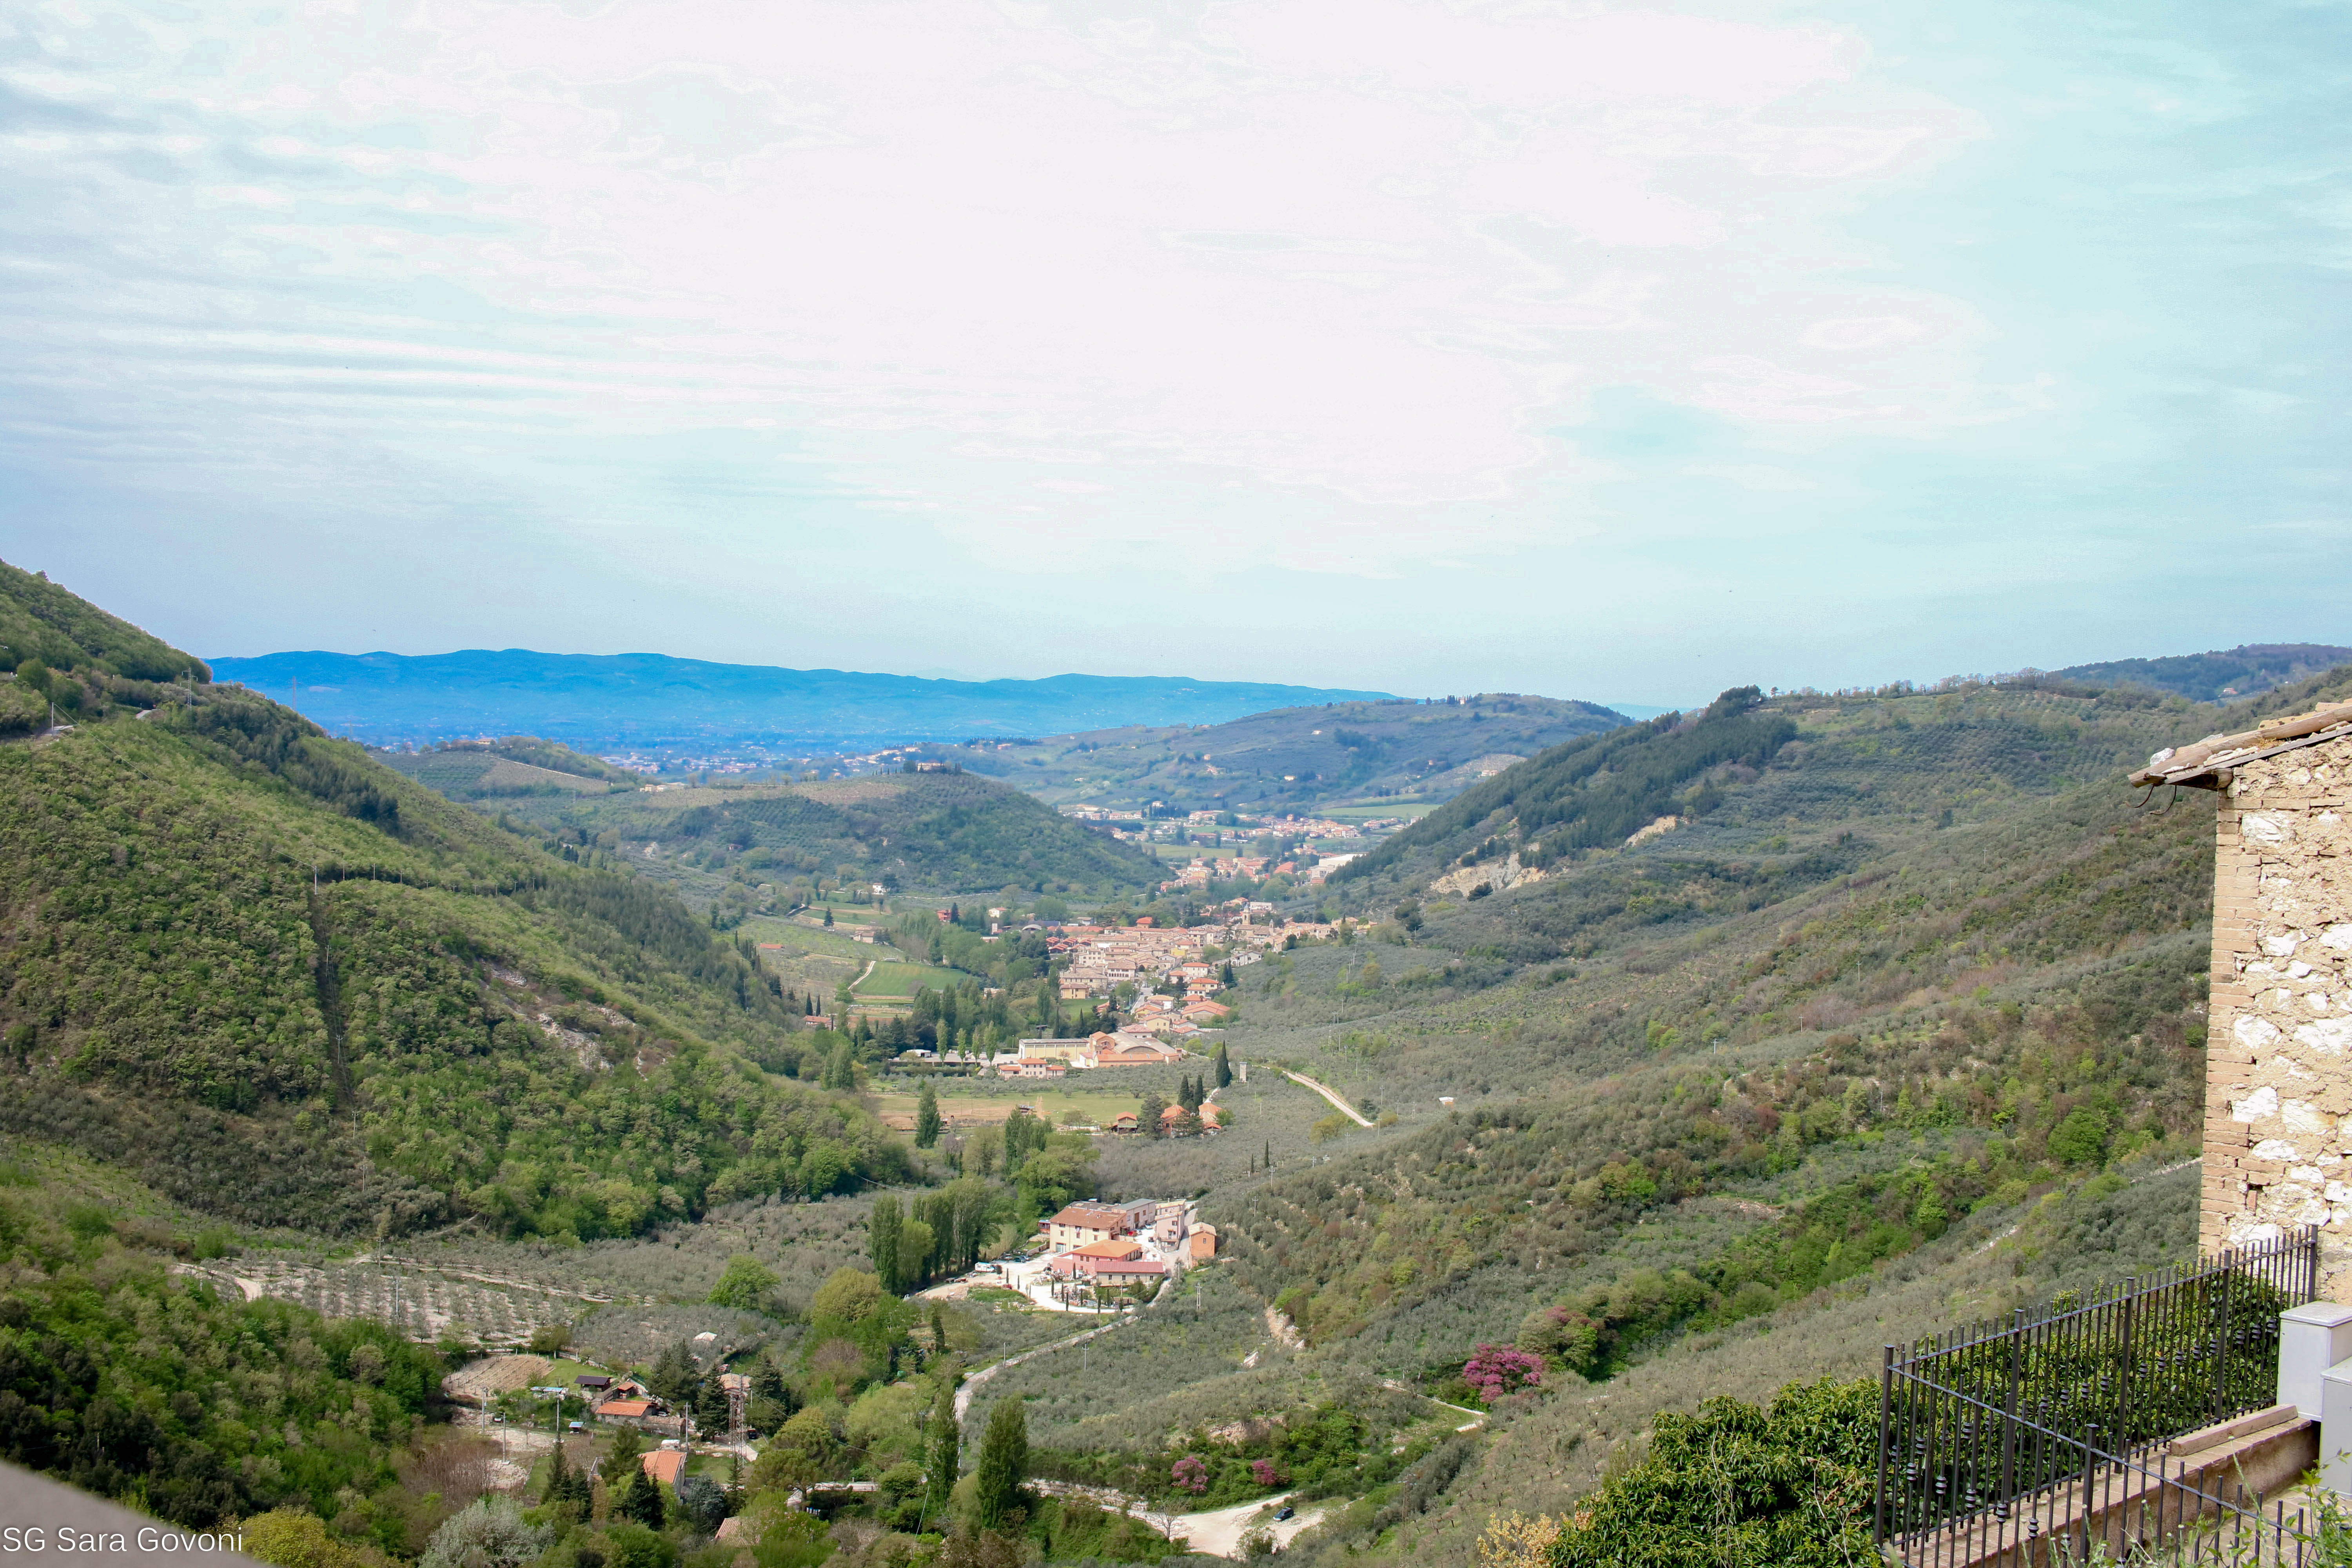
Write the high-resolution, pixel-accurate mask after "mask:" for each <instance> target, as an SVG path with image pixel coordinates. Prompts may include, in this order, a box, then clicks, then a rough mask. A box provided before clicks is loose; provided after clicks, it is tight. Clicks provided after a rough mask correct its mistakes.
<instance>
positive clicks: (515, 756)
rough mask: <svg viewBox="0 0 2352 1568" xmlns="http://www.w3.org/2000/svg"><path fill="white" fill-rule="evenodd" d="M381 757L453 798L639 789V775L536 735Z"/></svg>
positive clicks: (457, 743)
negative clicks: (543, 739)
mask: <svg viewBox="0 0 2352 1568" xmlns="http://www.w3.org/2000/svg"><path fill="white" fill-rule="evenodd" d="M375 759H376V761H378V762H380V763H383V765H384V766H385V767H388V768H390V769H391V770H392V771H393V772H394V773H400V774H402V775H404V777H407V778H412V779H415V781H416V782H417V783H419V784H423V785H424V786H425V788H427V789H430V790H436V791H438V792H439V793H441V794H442V795H447V796H448V797H449V798H450V799H451V800H461V801H472V800H498V799H509V798H513V797H517V796H522V795H608V794H611V793H613V792H614V791H616V790H624V789H635V788H636V787H637V785H638V783H639V781H638V779H637V776H636V775H635V773H629V772H627V771H626V770H625V769H622V768H616V767H614V765H613V764H612V763H608V762H606V761H604V759H603V758H602V757H591V756H587V755H585V754H583V753H582V752H575V751H573V750H572V748H571V747H569V746H566V745H562V744H559V743H558V742H553V741H542V740H541V739H540V738H539V737H538V736H536V735H507V736H502V737H500V738H499V739H498V740H496V741H451V742H444V743H443V744H441V745H438V746H436V747H434V748H432V749H431V750H430V751H421V752H376V753H375Z"/></svg>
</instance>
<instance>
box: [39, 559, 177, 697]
mask: <svg viewBox="0 0 2352 1568" xmlns="http://www.w3.org/2000/svg"><path fill="white" fill-rule="evenodd" d="M27 659H38V660H39V661H40V662H41V663H42V664H44V665H46V666H47V667H48V668H50V669H52V670H70V671H74V672H76V673H77V674H85V675H91V676H97V675H114V676H121V677H123V678H125V679H131V680H146V681H171V680H178V679H182V678H183V677H184V676H188V675H193V676H194V678H195V679H197V680H199V681H205V680H210V679H212V678H213V677H212V670H211V669H210V668H208V667H207V666H206V665H205V661H204V660H203V659H200V658H196V657H195V656H194V655H193V654H185V653H182V652H181V651H180V650H179V649H178V648H175V647H172V646H171V645H170V644H168V643H166V642H164V641H163V638H161V637H155V636H153V635H152V634H150V633H148V632H144V631H142V630H141V629H140V628H139V627H137V626H132V625H131V623H130V622H128V621H125V620H121V619H118V618H117V617H115V616H110V615H108V614H107V613H106V612H105V611H104V610H101V609H100V608H99V607H98V606H97V605H93V604H91V603H89V601H88V600H87V599H84V598H81V597H80V596H79V595H75V594H72V593H69V592H68V591H67V590H66V589H64V588H61V587H59V586H58V584H55V583H52V582H50V581H49V579H48V577H47V574H41V573H32V572H26V571H23V570H21V569H19V568H17V567H15V566H11V565H9V564H8V563H6V562H5V561H0V668H6V669H15V668H17V666H18V665H20V664H22V663H23V662H24V661H26V660H27Z"/></svg>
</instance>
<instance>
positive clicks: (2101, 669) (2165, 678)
mask: <svg viewBox="0 0 2352 1568" xmlns="http://www.w3.org/2000/svg"><path fill="white" fill-rule="evenodd" d="M2343 664H2352V647H2330V646H2328V645H2326V644H2325V643H2260V644H2252V643H2250V644H2247V645H2245V646H2243V647H2233V648H2222V649H2217V650H2215V651H2214V652H2211V653H2189V654H2176V655H2174V656H2172V657H2170V658H2118V659H2111V660H2109V661H2107V662H2106V663H2105V664H2077V665H2070V666H2068V667H2067V668H2064V669H2061V670H2056V671H2053V679H2058V680H2071V681H2074V682H2075V683H2077V684H2079V685H2083V686H2137V687H2143V688H2146V689H2149V690H2154V691H2168V692H2171V693H2173V694H2174V695H2176V696H2179V697H2187V698H2189V699H2191V700H2195V701H2198V702H2230V701H2236V700H2243V699H2245V698H2249V697H2256V696H2259V695H2261V694H2262V693H2263V692H2265V691H2268V690H2271V689H2273V688H2274V687H2280V686H2291V685H2293V684H2294V683H2295V682H2297V681H2301V680H2308V679H2311V677H2313V676H2315V675H2317V674H2320V673H2322V672H2324V671H2326V670H2328V669H2332V668H2336V666H2338V665H2343Z"/></svg>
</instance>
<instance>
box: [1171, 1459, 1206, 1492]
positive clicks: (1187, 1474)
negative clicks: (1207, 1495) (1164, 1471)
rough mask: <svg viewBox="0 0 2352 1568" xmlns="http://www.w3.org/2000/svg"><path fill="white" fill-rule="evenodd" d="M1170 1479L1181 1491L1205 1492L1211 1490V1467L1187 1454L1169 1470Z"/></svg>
mask: <svg viewBox="0 0 2352 1568" xmlns="http://www.w3.org/2000/svg"><path fill="white" fill-rule="evenodd" d="M1168 1479H1170V1480H1171V1481H1173V1482H1175V1483H1176V1485H1177V1488H1178V1489H1180V1490H1182V1491H1188V1492H1204V1491H1207V1490H1208V1489H1209V1467H1208V1466H1206V1465H1204V1464H1202V1462H1201V1461H1200V1460H1198V1459H1196V1458H1193V1457H1192V1455H1190V1454H1187V1455H1185V1456H1184V1457H1183V1458H1181V1459H1179V1460H1177V1461H1176V1463H1175V1465H1174V1467H1173V1468H1171V1469H1170V1470H1169V1472H1168Z"/></svg>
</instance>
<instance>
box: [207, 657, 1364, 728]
mask: <svg viewBox="0 0 2352 1568" xmlns="http://www.w3.org/2000/svg"><path fill="white" fill-rule="evenodd" d="M212 666H213V674H214V679H217V680H234V681H240V682H242V683H244V684H245V685H247V686H249V687H252V688H255V689H257V690H260V691H264V692H267V693H268V695H269V696H272V697H274V698H276V699H278V700H279V701H281V702H284V701H289V700H291V701H292V702H293V703H294V704H295V706H297V707H298V708H299V709H300V710H301V711H302V712H303V713H304V714H306V715H308V716H309V717H310V718H311V719H313V720H315V721H317V722H319V723H320V724H321V725H323V726H325V727H326V728H327V729H328V730H329V731H332V732H334V733H336V734H340V735H352V736H355V737H357V738H358V739H361V740H363V741H370V742H376V743H378V744H383V743H385V742H394V741H420V742H421V741H435V740H442V739H446V738H449V737H453V736H460V735H482V734H501V735H503V734H532V735H542V736H545V737H547V738H549V739H551V740H558V741H563V742H568V743H572V744H575V745H595V746H606V747H610V746H614V745H621V746H645V747H694V746H702V745H711V746H718V745H724V744H727V743H730V742H732V743H739V744H769V745H787V746H797V745H808V746H813V747H814V746H824V745H836V744H837V745H846V746H850V747H853V748H856V749H864V748H866V747H870V746H877V745H887V744H891V743H894V742H904V741H920V740H935V741H947V740H966V739H973V738H977V737H981V736H990V735H996V736H1012V735H1038V736H1044V735H1061V734H1069V733H1072V732H1074V731H1081V730H1104V729H1110V728H1113V727H1115V726H1118V725H1122V724H1216V723H1223V722H1224V721H1227V720H1231V719H1239V718H1242V717H1244V715H1247V714H1251V713H1261V712H1264V711H1265V710H1268V709H1271V708H1297V707H1302V706H1305V705H1307V704H1308V703H1319V702H1341V701H1360V700H1378V699H1381V698H1383V697H1386V696H1387V695H1388V693H1386V692H1381V691H1354V690H1345V691H1343V690H1325V689H1320V688H1316V687H1307V686H1273V685H1258V684H1255V683H1252V682H1247V681H1230V680H1188V679H1183V678H1181V677H1174V676H1122V675H1056V676H1053V677H1051V678H1049V679H1044V680H978V681H974V680H926V679H920V678H919V677H916V676H910V675H868V674H861V673H857V672H856V671H850V670H839V669H781V668H775V667H772V666H769V665H751V664H706V663H704V662H702V661H701V660H699V659H691V658H669V657H667V655H663V654H657V653H625V654H562V653H535V652H533V651H531V650H530V649H529V648H502V649H499V650H497V651H491V650H489V649H484V648H468V649H466V650H464V651H462V652H458V653H442V654H428V655H424V656H419V657H411V656H408V655H404V654H393V653H362V654H347V653H270V654H262V655H260V656H258V657H257V658H215V659H214V660H213V661H212ZM298 683H299V689H298Z"/></svg>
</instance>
